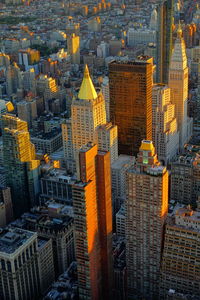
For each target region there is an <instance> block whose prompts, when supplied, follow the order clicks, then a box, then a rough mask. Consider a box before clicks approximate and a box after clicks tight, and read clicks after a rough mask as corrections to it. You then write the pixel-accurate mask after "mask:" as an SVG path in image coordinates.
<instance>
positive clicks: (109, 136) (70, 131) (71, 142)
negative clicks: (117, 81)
mask: <svg viewBox="0 0 200 300" xmlns="http://www.w3.org/2000/svg"><path fill="white" fill-rule="evenodd" d="M62 132H63V147H64V154H65V158H66V161H67V166H68V169H70V170H72V171H75V169H76V167H75V166H77V163H78V153H79V150H80V148H81V147H83V146H84V145H86V144H87V143H88V142H92V143H94V144H97V145H98V149H99V150H101V151H110V154H111V162H112V161H114V160H115V159H117V157H118V143H117V140H118V139H117V126H113V125H112V124H111V123H106V110H105V101H104V98H103V95H102V93H101V90H100V89H98V90H96V89H95V88H94V85H93V82H92V80H91V78H90V74H89V70H88V66H87V65H86V66H85V69H84V75H83V80H82V84H81V87H80V90H79V92H78V95H77V96H76V97H74V99H73V101H72V106H71V118H70V119H69V120H67V121H66V123H65V124H63V126H62ZM72 161H74V164H71V162H72Z"/></svg>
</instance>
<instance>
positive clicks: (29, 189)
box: [2, 114, 40, 217]
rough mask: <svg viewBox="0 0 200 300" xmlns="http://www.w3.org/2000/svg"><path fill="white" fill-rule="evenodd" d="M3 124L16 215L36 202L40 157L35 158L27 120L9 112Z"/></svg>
mask: <svg viewBox="0 0 200 300" xmlns="http://www.w3.org/2000/svg"><path fill="white" fill-rule="evenodd" d="M2 127H3V130H2V133H3V159H4V168H5V171H6V184H7V186H9V187H10V188H11V195H12V201H13V209H14V215H15V217H16V216H20V215H21V214H22V213H23V212H25V211H28V209H29V208H30V206H32V205H34V204H36V201H37V196H38V194H39V182H38V178H39V165H40V161H39V160H36V158H35V147H34V145H33V144H32V143H31V142H30V135H29V132H28V126H27V122H25V121H22V120H20V119H19V118H17V117H14V116H11V115H8V114H5V115H3V116H2Z"/></svg>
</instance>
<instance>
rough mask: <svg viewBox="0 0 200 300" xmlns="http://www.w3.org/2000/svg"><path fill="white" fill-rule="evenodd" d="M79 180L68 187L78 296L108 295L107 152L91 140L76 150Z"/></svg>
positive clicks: (109, 211)
mask: <svg viewBox="0 0 200 300" xmlns="http://www.w3.org/2000/svg"><path fill="white" fill-rule="evenodd" d="M79 160H80V181H79V182H77V183H76V184H74V186H73V188H72V196H73V205H74V226H75V251H76V259H77V262H78V282H79V297H80V299H88V300H89V299H97V300H98V299H110V298H109V297H110V293H111V291H112V201H111V177H110V154H109V152H98V151H97V145H93V144H91V143H89V144H87V145H86V146H84V147H82V149H81V150H80V154H79Z"/></svg>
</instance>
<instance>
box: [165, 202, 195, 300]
mask: <svg viewBox="0 0 200 300" xmlns="http://www.w3.org/2000/svg"><path fill="white" fill-rule="evenodd" d="M199 253H200V213H199V212H197V211H193V210H192V209H191V208H190V207H181V208H180V207H177V208H175V210H174V212H173V213H172V214H171V216H170V217H168V219H167V224H166V228H165V240H164V250H163V256H162V266H161V278H160V299H163V300H165V299H168V298H167V294H168V291H169V290H171V291H174V294H175V292H176V293H182V294H184V295H188V297H183V298H178V297H177V298H175V299H199V295H200V293H199V291H200V281H199V278H200V258H199ZM195 296H196V297H195ZM169 299H171V298H169ZM172 299H174V298H172Z"/></svg>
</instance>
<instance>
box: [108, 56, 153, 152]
mask: <svg viewBox="0 0 200 300" xmlns="http://www.w3.org/2000/svg"><path fill="white" fill-rule="evenodd" d="M152 72H153V71H152V64H151V63H148V61H144V60H138V61H127V62H117V61H114V62H112V63H110V65H109V86H110V120H111V122H112V123H113V124H115V125H117V126H118V138H119V154H127V155H136V154H137V153H138V151H139V147H140V144H141V141H142V140H143V139H150V140H151V138H152Z"/></svg>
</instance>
